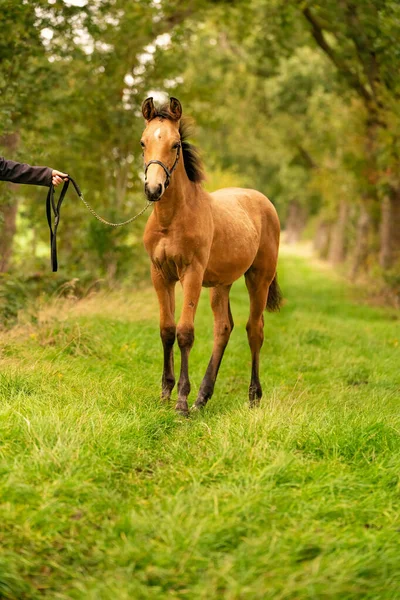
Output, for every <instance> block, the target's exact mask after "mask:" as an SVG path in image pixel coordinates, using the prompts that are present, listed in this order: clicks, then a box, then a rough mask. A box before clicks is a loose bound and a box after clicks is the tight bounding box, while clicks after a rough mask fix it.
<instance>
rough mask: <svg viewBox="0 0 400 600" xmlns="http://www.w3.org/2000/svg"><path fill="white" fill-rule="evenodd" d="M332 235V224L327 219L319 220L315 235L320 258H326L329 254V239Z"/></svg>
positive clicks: (315, 244)
mask: <svg viewBox="0 0 400 600" xmlns="http://www.w3.org/2000/svg"><path fill="white" fill-rule="evenodd" d="M330 235H331V226H330V223H328V222H327V221H323V220H321V221H319V223H318V225H317V229H316V232H315V236H314V244H313V245H314V251H315V252H316V253H317V255H318V257H319V258H326V257H327V255H328V248H329V240H330Z"/></svg>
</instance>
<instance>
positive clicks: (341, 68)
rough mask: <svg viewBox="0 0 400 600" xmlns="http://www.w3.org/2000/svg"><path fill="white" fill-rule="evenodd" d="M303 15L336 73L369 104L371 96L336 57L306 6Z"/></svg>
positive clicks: (354, 75) (355, 76)
mask: <svg viewBox="0 0 400 600" xmlns="http://www.w3.org/2000/svg"><path fill="white" fill-rule="evenodd" d="M303 15H304V17H305V18H306V19H307V21H308V22H309V23H310V25H311V34H312V36H313V38H314V39H315V41H316V42H317V44H318V46H319V47H320V48H321V49H322V50H323V51H324V52H325V54H326V55H327V56H328V58H329V59H330V60H331V62H332V63H333V64H334V65H335V67H336V68H337V69H338V71H339V72H340V73H341V74H342V75H343V76H344V77H345V78H346V79H347V81H348V82H349V84H350V86H351V87H352V88H353V89H355V90H356V92H357V93H358V94H359V96H361V97H362V99H363V100H364V101H365V102H366V104H367V105H370V104H371V101H372V96H371V94H370V93H369V92H368V90H367V89H366V88H365V86H364V85H363V84H362V83H361V81H360V80H359V78H358V76H357V75H356V74H355V73H353V71H351V69H349V67H348V65H347V64H346V62H345V61H344V60H343V59H341V58H340V57H339V56H337V54H336V52H335V51H334V50H333V48H331V47H330V45H329V44H328V42H327V41H326V38H325V36H324V32H323V29H322V27H321V26H320V24H319V23H318V21H317V20H316V18H315V17H314V15H313V14H312V13H311V11H310V9H309V8H308V6H307V7H306V8H304V9H303Z"/></svg>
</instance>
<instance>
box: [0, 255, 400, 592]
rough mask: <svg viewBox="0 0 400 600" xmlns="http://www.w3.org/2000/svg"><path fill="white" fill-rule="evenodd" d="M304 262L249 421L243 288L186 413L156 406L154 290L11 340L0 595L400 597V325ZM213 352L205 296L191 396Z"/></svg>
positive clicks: (1, 463)
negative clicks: (190, 413) (227, 332)
mask: <svg viewBox="0 0 400 600" xmlns="http://www.w3.org/2000/svg"><path fill="white" fill-rule="evenodd" d="M307 262H308V261H307V260H306V259H305V258H299V257H293V256H284V257H283V258H282V260H281V264H280V281H281V287H282V289H283V291H284V294H285V297H286V304H285V306H284V307H283V309H282V311H281V312H280V313H279V314H274V315H268V314H267V315H266V341H265V345H264V348H263V351H262V377H261V381H262V384H263V387H264V398H263V401H262V404H261V407H260V408H259V409H255V410H252V411H250V410H249V409H248V407H247V402H246V400H247V386H248V381H249V376H250V356H249V350H248V346H247V340H246V333H245V323H246V320H247V312H248V301H247V294H246V291H245V287H244V285H243V282H239V283H238V284H236V286H235V287H234V288H233V292H232V311H233V316H234V320H235V330H234V332H233V334H232V338H231V341H230V344H229V346H228V349H227V352H226V356H225V359H224V362H223V364H222V367H221V371H220V375H219V379H218V382H217V386H216V393H215V395H214V397H213V398H212V400H211V401H210V402H209V405H208V406H207V409H206V410H205V412H203V413H202V414H200V415H195V416H194V417H192V418H191V419H184V418H182V417H179V416H177V415H176V414H174V411H173V404H171V406H162V405H161V403H160V401H159V382H160V378H161V344H160V341H159V336H158V310H157V306H156V303H155V299H154V296H153V292H152V291H151V290H144V291H142V292H137V293H135V294H133V295H132V296H126V297H125V298H123V297H121V296H119V295H116V294H114V295H110V296H109V297H104V296H101V295H100V296H98V297H97V298H96V297H95V298H92V299H88V300H84V301H81V302H79V303H76V304H72V303H71V304H70V305H68V303H64V304H63V305H62V306H63V308H62V318H61V320H60V319H59V318H57V314H58V311H59V310H61V307H58V306H57V305H54V306H52V307H49V308H47V309H46V310H45V311H44V313H43V315H42V318H41V320H40V322H39V324H37V325H35V326H33V325H26V326H22V327H17V328H16V329H15V330H12V331H11V332H8V333H4V334H2V336H1V338H0V339H1V346H0V357H1V373H0V401H1V402H0V475H1V477H0V511H1V513H0V545H1V548H0V598H7V599H18V600H24V599H39V598H40V599H42V598H51V599H54V600H61V599H67V598H68V599H70V598H74V599H93V600H116V599H117V600H119V599H121V600H125V599H132V598H133V599H135V598H138V599H141V598H143V599H145V598H169V599H173V598H185V599H189V598H190V599H192V598H196V599H210V598H226V599H230V600H231V599H232V600H233V599H246V600H247V599H248V600H250V599H252V600H253V599H270V598H271V599H274V600H281V599H282V600H283V599H296V600H300V599H310V598H311V599H313V598H318V599H320V598H338V599H339V598H340V599H346V598H368V599H380V598H382V599H389V598H390V599H395V598H400V513H399V510H400V410H399V408H400V369H399V352H400V345H399V344H400V322H399V317H398V315H397V314H396V313H394V311H390V310H384V309H380V308H374V307H371V306H368V305H366V304H363V303H357V298H356V297H355V295H356V293H355V290H352V289H350V288H349V287H348V286H347V285H346V284H344V283H343V282H341V281H340V280H339V279H338V278H337V277H335V276H334V275H332V274H331V273H329V272H328V271H323V270H321V269H319V268H317V267H315V266H310V265H308V264H307ZM211 346H212V318H211V312H210V309H209V307H208V297H207V293H206V292H205V293H204V295H203V297H202V301H201V306H200V309H199V313H198V318H197V321H196V342H195V347H194V350H193V351H192V354H191V379H192V390H193V391H192V397H191V401H192V402H193V401H194V399H195V393H196V391H197V387H198V386H199V384H200V381H201V378H202V375H203V373H204V371H205V368H206V365H207V362H208V358H209V354H210V352H211ZM174 398H175V394H174Z"/></svg>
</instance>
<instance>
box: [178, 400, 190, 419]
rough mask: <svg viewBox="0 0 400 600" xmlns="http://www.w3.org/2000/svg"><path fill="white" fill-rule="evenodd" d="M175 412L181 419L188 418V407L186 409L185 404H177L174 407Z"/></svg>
mask: <svg viewBox="0 0 400 600" xmlns="http://www.w3.org/2000/svg"><path fill="white" fill-rule="evenodd" d="M175 410H176V412H177V413H178V414H180V415H182V416H183V417H188V416H189V407H188V403H187V402H186V401H185V402H182V401H181V402H177V403H176V406H175Z"/></svg>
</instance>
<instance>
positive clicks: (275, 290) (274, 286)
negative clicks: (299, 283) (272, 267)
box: [266, 273, 283, 312]
mask: <svg viewBox="0 0 400 600" xmlns="http://www.w3.org/2000/svg"><path fill="white" fill-rule="evenodd" d="M282 300H283V298H282V292H281V288H280V287H279V284H278V279H277V275H276V273H275V277H274V278H273V280H272V282H271V285H270V286H269V291H268V299H267V306H266V309H267V310H268V311H269V312H276V311H278V310H280V308H281V304H282Z"/></svg>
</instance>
